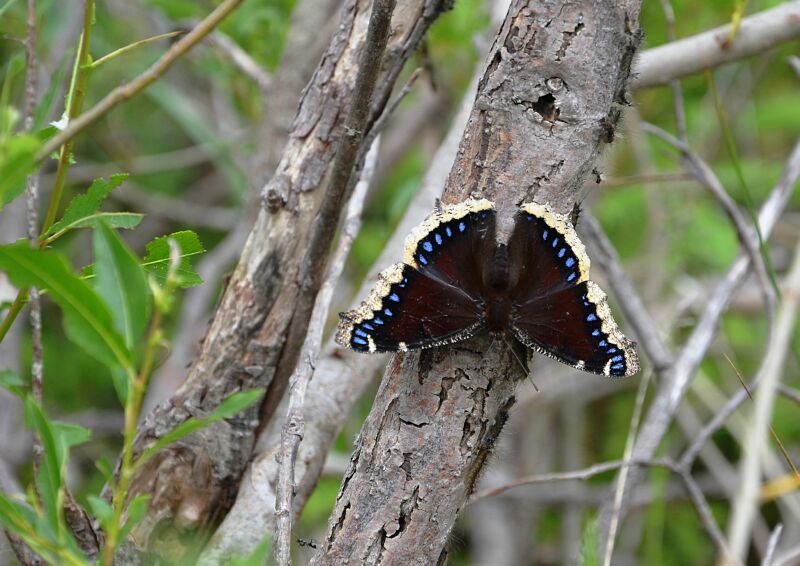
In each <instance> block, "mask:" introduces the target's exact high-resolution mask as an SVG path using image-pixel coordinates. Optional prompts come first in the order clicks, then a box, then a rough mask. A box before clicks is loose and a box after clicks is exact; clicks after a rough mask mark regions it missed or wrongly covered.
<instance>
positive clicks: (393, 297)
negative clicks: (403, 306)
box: [389, 293, 400, 303]
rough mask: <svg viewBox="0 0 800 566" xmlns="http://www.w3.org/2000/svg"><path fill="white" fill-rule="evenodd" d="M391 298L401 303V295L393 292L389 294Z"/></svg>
mask: <svg viewBox="0 0 800 566" xmlns="http://www.w3.org/2000/svg"><path fill="white" fill-rule="evenodd" d="M389 299H391V300H392V301H394V302H395V303H399V302H400V297H398V296H397V293H392V294H391V295H389Z"/></svg>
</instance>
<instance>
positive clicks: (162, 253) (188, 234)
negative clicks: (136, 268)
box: [143, 230, 205, 287]
mask: <svg viewBox="0 0 800 566" xmlns="http://www.w3.org/2000/svg"><path fill="white" fill-rule="evenodd" d="M169 239H173V240H175V242H176V243H177V244H178V246H179V247H180V249H181V254H180V260H181V263H180V265H179V266H178V282H177V283H178V286H179V287H194V286H196V285H200V284H201V283H202V282H203V280H202V279H201V278H200V276H199V275H198V274H197V272H196V271H195V270H194V267H193V266H192V261H194V258H195V257H196V256H198V255H200V254H202V253H203V252H205V249H203V244H201V243H200V238H198V237H197V234H195V233H194V232H192V231H191V230H183V231H181V232H175V233H173V234H170V235H169V236H162V237H160V238H156V239H155V240H153V241H152V242H150V243H149V244H147V246H146V250H147V255H146V256H145V258H144V264H143V265H144V268H145V269H146V270H147V271H148V272H149V273H150V274H152V275H153V277H155V279H156V281H158V283H159V284H161V285H163V284H164V283H165V282H166V280H167V273H168V272H169V244H168V243H167V241H168V240H169Z"/></svg>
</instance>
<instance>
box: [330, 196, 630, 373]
mask: <svg viewBox="0 0 800 566" xmlns="http://www.w3.org/2000/svg"><path fill="white" fill-rule="evenodd" d="M495 214H496V213H495V210H494V205H493V204H492V203H491V202H489V201H488V200H484V199H481V200H476V199H470V200H467V201H464V202H462V203H459V204H456V205H449V206H445V207H442V208H441V209H439V210H437V211H436V212H434V214H432V215H431V216H429V217H428V218H427V219H426V220H425V221H424V222H423V223H422V224H421V225H419V226H417V227H416V228H415V229H414V230H413V231H412V232H411V234H410V235H409V237H408V238H407V240H406V248H405V255H404V263H398V264H395V265H393V266H391V267H389V268H388V269H386V270H384V271H383V272H382V273H381V274H380V275H379V278H378V279H379V280H378V283H377V284H376V285H375V287H374V288H373V289H372V291H371V292H370V294H369V295H368V297H367V298H366V300H365V301H364V302H363V303H362V304H361V306H360V307H359V308H357V309H355V310H352V311H349V312H347V313H342V314H341V315H340V316H341V319H342V320H341V322H340V324H339V328H338V330H337V334H336V339H337V342H339V343H340V344H342V345H343V346H346V347H349V348H352V349H354V350H357V351H362V352H383V351H406V350H409V349H419V348H429V347H434V346H441V345H445V344H450V343H453V342H457V341H460V340H464V339H467V338H469V337H471V336H474V335H476V334H478V333H480V332H489V333H491V334H494V335H501V334H502V335H506V336H508V335H510V336H513V337H514V338H516V339H517V340H519V341H520V342H522V343H523V344H525V345H526V346H527V347H529V348H531V349H534V350H536V351H539V352H540V353H543V354H545V355H548V356H550V357H553V358H555V359H557V360H559V361H562V362H564V363H567V364H569V365H572V366H573V367H576V368H578V369H582V370H585V371H589V372H593V373H600V374H604V375H609V376H623V375H631V374H632V373H635V372H636V371H638V361H637V357H636V351H635V349H634V347H633V343H632V342H630V341H629V340H628V339H627V338H625V337H624V336H623V334H622V332H621V331H620V330H619V328H618V327H617V325H616V322H615V321H614V319H613V317H612V315H611V312H610V310H609V308H608V304H607V301H606V296H605V294H604V293H603V292H602V290H600V288H599V287H598V286H597V285H596V284H595V283H593V282H592V281H589V279H588V271H589V258H588V256H587V255H586V252H585V249H584V247H583V244H582V243H581V242H580V240H579V239H578V236H577V234H576V233H575V230H574V227H573V226H572V224H571V223H570V222H569V218H568V217H567V216H565V215H559V214H556V213H554V212H552V211H551V210H550V209H549V208H548V207H546V206H543V205H538V204H535V203H529V204H525V205H523V206H521V207H520V209H519V211H518V212H517V214H516V215H515V218H514V220H515V224H514V230H513V232H512V234H511V236H510V237H509V239H508V242H504V243H499V242H497V241H496V234H495V220H496V218H495Z"/></svg>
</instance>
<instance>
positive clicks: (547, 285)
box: [509, 204, 639, 377]
mask: <svg viewBox="0 0 800 566" xmlns="http://www.w3.org/2000/svg"><path fill="white" fill-rule="evenodd" d="M509 248H510V250H511V251H510V253H512V254H514V259H515V261H516V262H519V270H520V276H519V282H518V284H517V288H516V289H515V291H514V296H515V300H514V308H513V314H512V330H513V332H514V334H515V335H516V337H517V339H519V340H520V341H521V342H522V343H524V344H525V345H526V346H528V347H530V348H533V349H536V350H538V351H539V352H541V353H544V354H545V355H548V356H550V357H553V358H555V359H557V360H559V361H561V362H564V363H567V364H569V365H571V366H574V367H576V368H578V369H582V370H585V371H589V372H592V373H599V374H603V375H609V376H615V377H617V376H618V377H621V376H624V375H632V374H634V373H636V372H637V371H638V369H639V364H638V360H637V356H636V350H635V349H634V345H633V343H632V342H631V341H630V340H628V339H627V338H625V336H624V335H623V334H622V332H621V331H620V330H619V327H618V326H617V324H616V322H615V321H614V318H613V316H612V315H611V311H610V309H609V308H608V302H607V299H606V295H605V293H603V291H602V290H601V289H600V287H599V286H597V285H596V284H595V283H594V282H592V281H589V280H588V276H589V258H588V256H587V255H586V251H585V249H584V246H583V244H582V243H581V242H580V240H579V239H578V235H577V233H576V232H575V229H574V227H573V226H572V223H571V222H570V221H569V218H568V217H567V216H565V215H560V214H557V213H554V212H552V211H551V210H550V209H549V208H548V207H545V206H542V205H537V204H527V205H523V206H522V207H521V209H520V213H519V214H518V215H517V218H516V224H515V227H514V232H513V234H512V236H511V240H510V241H509Z"/></svg>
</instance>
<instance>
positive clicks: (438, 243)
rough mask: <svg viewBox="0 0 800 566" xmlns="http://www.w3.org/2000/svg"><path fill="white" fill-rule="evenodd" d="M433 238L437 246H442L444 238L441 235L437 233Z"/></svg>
mask: <svg viewBox="0 0 800 566" xmlns="http://www.w3.org/2000/svg"><path fill="white" fill-rule="evenodd" d="M433 237H434V239H435V240H436V244H437V245H439V246H441V245H442V237H441V236H440V235H439V233H438V232H437V233H436V234H434V235H433Z"/></svg>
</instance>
